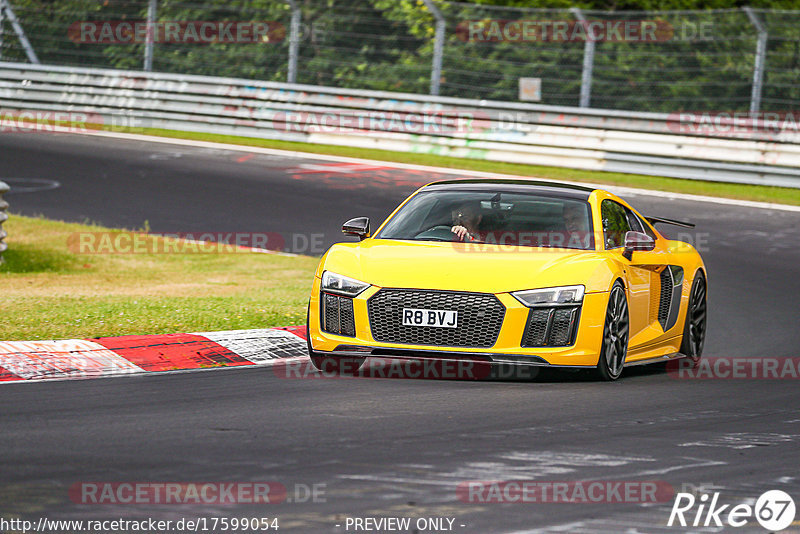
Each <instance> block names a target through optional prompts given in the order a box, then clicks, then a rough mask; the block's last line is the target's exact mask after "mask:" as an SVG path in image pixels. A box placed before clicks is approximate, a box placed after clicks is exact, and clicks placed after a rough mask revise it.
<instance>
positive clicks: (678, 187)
mask: <svg viewBox="0 0 800 534" xmlns="http://www.w3.org/2000/svg"><path fill="white" fill-rule="evenodd" d="M117 131H118V129H117ZM130 132H131V133H139V134H144V135H155V136H160V137H171V138H179V139H196V140H199V141H211V142H216V143H229V144H236V145H245V146H255V147H264V148H275V149H281V150H293V151H297V152H308V153H312V154H330V155H335V156H347V157H353V158H363V159H374V160H380V161H389V162H396V163H409V164H415V165H430V166H434V167H447V168H450V169H465V170H472V171H484V172H496V173H502V174H512V175H518V176H534V177H538V178H545V179H548V178H549V179H554V180H565V181H574V182H589V183H595V184H606V185H621V186H628V187H637V188H642V189H652V190H656V191H669V192H674V193H690V194H694V195H707V196H712V197H726V198H733V199H740V200H756V201H761V202H774V203H779V204H792V205H800V189H794V188H788V187H767V186H762V185H743V184H731V183H722V182H706V181H701V180H681V179H678V178H665V177H660V176H644V175H639V174H622V173H615V172H602V171H583V170H576V169H565V168H562V167H544V166H537V165H522V164H518V163H502V162H496V161H485V160H477V159H476V160H473V159H464V158H454V157H448V156H439V155H436V154H420V153H406V152H392V151H388V150H377V149H371V148H356V147H347V146H336V145H313V144H308V143H296V142H290V141H276V140H271V139H258V138H253V137H237V136H231V135H217V134H208V133H195V132H177V131H173V130H159V129H153V128H137V129H132V130H130Z"/></svg>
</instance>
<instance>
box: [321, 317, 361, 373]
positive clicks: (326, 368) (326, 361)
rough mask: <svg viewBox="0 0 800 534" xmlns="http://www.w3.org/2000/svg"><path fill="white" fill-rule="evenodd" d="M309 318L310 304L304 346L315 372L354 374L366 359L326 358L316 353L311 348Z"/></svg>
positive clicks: (351, 357)
mask: <svg viewBox="0 0 800 534" xmlns="http://www.w3.org/2000/svg"><path fill="white" fill-rule="evenodd" d="M310 316H311V304H309V306H308V310H307V311H306V345H308V356H309V358H311V363H313V364H314V367H316V368H317V370H319V371H322V372H325V373H331V374H336V375H352V374H355V373H356V372H357V371H358V370H359V369H360V368H361V366H362V365H363V364H364V360H366V358H363V357H358V356H327V355H325V354H320V353H319V352H316V351H315V350H314V349H313V348H312V347H311V332H310V330H309V327H308V319H309V318H310Z"/></svg>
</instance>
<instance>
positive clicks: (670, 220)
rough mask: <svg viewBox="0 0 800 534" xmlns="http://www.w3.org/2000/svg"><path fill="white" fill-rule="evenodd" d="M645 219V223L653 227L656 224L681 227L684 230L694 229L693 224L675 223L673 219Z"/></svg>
mask: <svg viewBox="0 0 800 534" xmlns="http://www.w3.org/2000/svg"><path fill="white" fill-rule="evenodd" d="M645 219H647V222H649V223H650V224H652V225H653V226H655V225H656V223H664V224H672V225H674V226H683V227H684V228H694V223H689V222H683V221H676V220H675V219H665V218H664V217H645Z"/></svg>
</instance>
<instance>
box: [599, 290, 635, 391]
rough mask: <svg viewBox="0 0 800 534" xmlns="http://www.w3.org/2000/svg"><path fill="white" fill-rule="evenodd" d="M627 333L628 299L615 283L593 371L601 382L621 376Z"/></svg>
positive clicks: (610, 293)
mask: <svg viewBox="0 0 800 534" xmlns="http://www.w3.org/2000/svg"><path fill="white" fill-rule="evenodd" d="M629 333H630V316H629V314H628V299H627V297H626V296H625V288H624V287H623V286H622V283H621V282H619V281H617V282H615V283H614V285H613V286H612V288H611V291H610V292H609V293H608V306H607V307H606V318H605V324H604V326H603V341H602V344H601V346H600V359H599V360H598V362H597V369H596V371H595V373H596V375H597V377H598V378H600V379H601V380H606V381H612V380H616V379H618V378H619V377H620V375H621V374H622V369H623V367H624V366H625V358H626V357H627V355H628V339H629Z"/></svg>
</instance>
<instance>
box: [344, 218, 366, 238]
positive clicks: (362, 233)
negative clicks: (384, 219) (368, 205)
mask: <svg viewBox="0 0 800 534" xmlns="http://www.w3.org/2000/svg"><path fill="white" fill-rule="evenodd" d="M342 233H343V234H344V235H355V236H358V237H359V239H362V240H363V239H366V238H367V237H369V217H356V218H355V219H350V220H349V221H347V222H346V223H344V224H343V225H342Z"/></svg>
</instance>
